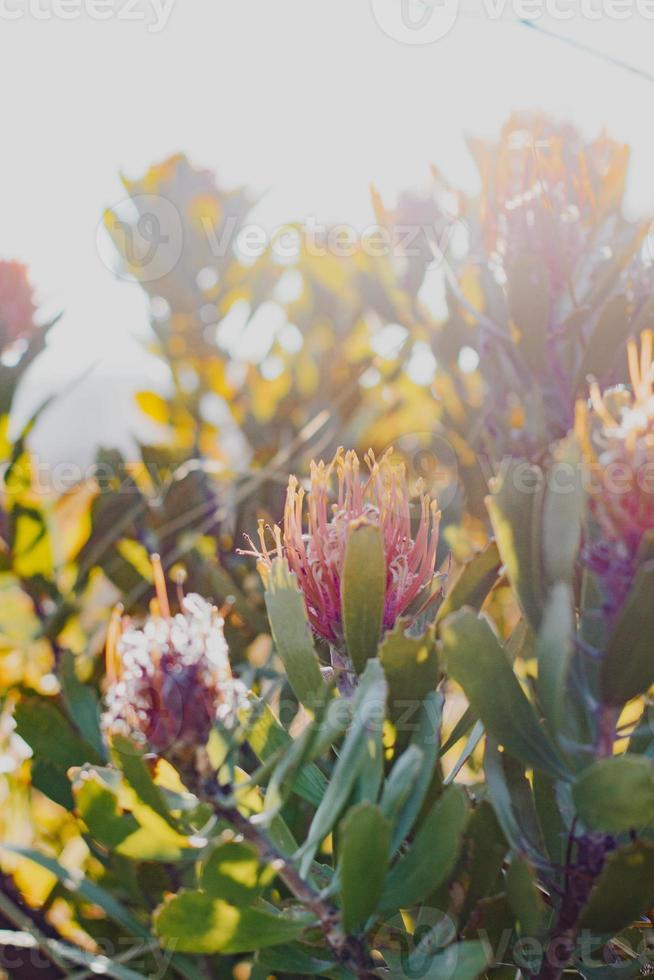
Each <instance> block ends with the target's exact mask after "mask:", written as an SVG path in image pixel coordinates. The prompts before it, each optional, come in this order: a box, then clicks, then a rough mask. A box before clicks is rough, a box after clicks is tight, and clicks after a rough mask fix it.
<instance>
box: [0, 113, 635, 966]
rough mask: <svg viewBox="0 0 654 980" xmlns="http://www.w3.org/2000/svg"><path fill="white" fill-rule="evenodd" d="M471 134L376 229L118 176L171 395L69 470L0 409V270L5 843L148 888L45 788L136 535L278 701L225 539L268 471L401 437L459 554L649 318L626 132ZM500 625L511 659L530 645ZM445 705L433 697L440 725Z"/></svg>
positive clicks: (75, 751) (27, 889)
mask: <svg viewBox="0 0 654 980" xmlns="http://www.w3.org/2000/svg"><path fill="white" fill-rule="evenodd" d="M470 150H471V153H472V155H473V157H474V160H475V162H476V165H477V167H478V170H479V175H480V192H479V194H478V195H476V196H474V197H467V196H465V195H464V194H462V193H461V192H460V191H458V190H457V188H456V186H455V185H453V184H452V183H451V182H450V181H449V180H448V179H447V178H446V177H445V176H444V175H443V174H442V173H441V172H440V171H439V170H438V169H437V168H436V167H434V168H433V169H432V172H431V180H430V183H429V185H428V186H427V187H426V188H424V189H423V190H421V191H420V192H407V193H405V194H403V195H401V196H400V197H399V198H398V200H397V201H395V202H387V201H384V200H383V199H382V197H381V195H380V194H379V193H378V192H377V191H376V190H375V189H374V188H373V190H372V195H373V204H374V208H375V214H376V218H377V224H376V225H375V227H374V228H370V229H366V230H365V231H363V232H361V231H357V232H355V231H354V230H353V229H348V228H317V229H316V228H315V227H312V226H311V225H310V224H308V225H307V226H306V227H305V226H303V225H300V224H294V225H289V226H287V227H284V228H279V229H277V230H276V231H275V233H274V235H272V236H266V235H265V234H261V229H257V227H256V226H254V225H252V224H251V223H249V213H250V210H251V208H252V206H253V203H254V202H253V201H252V200H251V198H250V196H249V194H248V192H247V190H246V189H244V188H235V189H227V188H224V187H222V186H221V185H220V184H219V183H218V181H217V179H216V178H215V176H214V175H213V174H212V173H210V172H208V171H205V170H202V169H199V168H198V167H196V166H195V165H194V164H193V163H192V162H190V161H189V160H188V159H187V158H186V157H185V156H183V155H178V156H174V157H172V158H170V159H168V160H166V161H164V162H163V163H161V164H158V165H156V166H153V167H152V168H151V169H150V170H149V171H148V172H147V173H146V174H145V175H144V176H143V177H142V178H141V179H140V180H127V179H125V180H124V185H125V191H126V195H127V198H126V201H125V202H124V205H121V208H120V209H118V210H112V211H108V212H107V214H106V215H105V225H106V229H107V232H108V234H109V235H110V236H111V238H112V240H113V243H114V245H115V248H116V261H117V263H118V264H119V266H120V268H121V270H122V274H130V275H131V276H133V278H134V279H136V281H138V282H139V283H140V285H141V286H142V288H143V290H144V291H145V292H146V294H147V296H148V299H149V305H150V326H151V349H152V352H153V353H154V354H155V355H156V357H158V358H159V359H161V361H162V362H163V364H165V366H166V368H167V371H168V377H169V383H168V384H167V386H165V387H164V388H163V389H159V390H156V391H155V390H152V391H149V390H147V391H141V392H139V393H138V396H137V401H138V405H139V407H140V409H141V411H142V412H143V413H145V414H146V415H147V416H148V417H149V418H150V419H151V420H152V421H153V422H154V423H156V426H157V427H158V428H157V431H158V432H159V433H160V436H159V438H158V439H157V440H156V441H153V442H152V443H151V444H148V445H145V444H143V445H141V446H140V453H139V455H138V456H134V457H132V458H123V457H122V456H121V454H120V453H119V452H117V451H116V450H115V449H113V448H112V447H111V446H107V447H106V448H104V449H102V451H101V452H100V453H99V454H98V458H97V462H96V465H95V467H94V469H93V472H92V473H85V474H84V478H83V479H75V478H74V474H73V475H72V476H71V477H70V478H69V479H66V480H65V481H64V485H57V481H56V480H54V479H53V478H52V474H51V473H48V472H45V473H44V472H42V471H41V470H37V469H35V467H34V462H33V460H32V459H31V457H30V452H29V430H30V427H31V424H32V423H30V425H28V426H27V427H26V429H25V431H23V432H21V433H18V434H14V433H13V429H12V427H11V411H12V399H13V396H14V393H15V391H16V388H17V386H18V385H19V384H20V381H21V378H22V377H23V375H24V373H25V371H26V370H27V367H28V366H29V365H30V363H32V361H33V360H34V358H36V357H38V355H39V352H40V351H41V350H42V349H43V346H44V343H45V340H46V336H47V331H48V330H49V329H50V327H51V326H52V325H51V324H46V325H37V322H36V318H35V314H36V310H35V308H34V304H33V301H32V293H31V287H30V284H29V281H28V279H27V273H26V271H25V270H24V269H23V268H22V267H20V266H17V265H16V264H15V263H2V264H1V265H0V342H1V344H2V359H1V363H0V413H1V416H2V417H1V418H0V454H1V458H2V465H3V489H2V510H1V512H0V590H1V593H2V595H1V601H0V706H1V714H0V801H1V804H2V805H1V806H0V837H1V838H2V839H3V840H5V841H11V842H12V843H13V844H16V845H21V846H23V847H25V848H37V849H38V850H39V851H41V852H42V853H44V854H49V855H52V856H53V857H56V858H57V861H58V862H59V866H61V868H63V869H65V871H66V872H67V873H69V874H75V873H79V872H82V871H84V872H85V873H86V874H88V875H89V876H90V878H91V879H93V878H96V879H98V880H100V879H101V880H102V882H103V885H104V887H105V888H107V889H110V890H113V891H114V893H115V894H117V895H119V896H123V897H126V898H129V896H134V895H143V894H150V895H153V896H156V895H159V894H161V893H163V891H164V890H165V887H166V882H165V881H163V880H160V879H161V876H162V875H163V874H164V872H163V871H162V869H161V868H160V867H158V866H154V865H150V866H149V865H147V864H144V865H139V866H137V867H136V869H135V867H134V866H133V865H131V864H130V863H129V862H128V861H127V860H125V859H122V860H121V859H120V858H118V859H117V860H116V861H115V862H113V863H112V865H111V867H107V866H106V864H105V863H104V860H103V858H102V856H101V855H99V854H98V853H97V851H96V850H95V849H94V846H93V845H92V843H90V842H89V840H88V839H87V838H86V836H81V835H80V831H79V825H78V822H77V820H76V819H75V818H74V817H73V816H72V815H71V812H70V811H71V807H72V796H71V791H70V788H69V785H68V781H67V780H66V779H65V773H66V771H67V770H68V769H69V768H70V767H71V766H76V765H82V764H83V763H85V762H87V761H88V760H89V759H95V760H96V761H98V762H101V761H102V753H103V749H102V746H98V745H94V744H93V738H92V735H90V734H88V732H90V731H91V729H87V727H86V726H85V719H86V718H88V716H89V713H90V714H91V715H92V714H93V713H94V712H97V704H98V702H99V698H100V697H101V694H102V690H103V670H104V666H103V660H102V657H101V652H102V650H103V647H104V643H105V638H106V633H107V628H108V624H109V621H110V616H111V611H112V609H113V607H114V606H115V604H116V603H118V602H120V603H121V604H122V605H123V607H124V609H125V611H126V613H127V614H128V615H130V616H133V617H135V618H137V619H138V618H139V617H141V616H143V615H144V614H145V613H146V612H147V610H148V607H149V603H150V601H151V600H152V597H153V582H152V571H151V566H150V562H149V555H150V554H151V553H153V552H158V553H159V554H160V555H161V557H162V561H163V564H164V567H165V569H166V571H167V574H168V576H169V577H170V579H171V581H173V582H174V581H176V580H179V581H183V582H184V588H185V589H186V590H188V591H195V592H199V593H200V594H202V595H205V596H207V597H211V598H212V599H213V600H214V601H215V602H216V603H217V604H218V605H219V606H220V605H223V604H227V606H228V609H229V612H228V614H227V617H226V635H227V639H228V642H229V645H230V649H231V651H232V660H233V663H234V665H235V667H236V669H237V670H238V672H239V674H240V676H241V677H242V679H243V680H244V681H245V683H246V684H247V685H248V687H251V688H252V689H254V690H256V691H257V692H259V693H260V694H262V695H264V696H265V695H266V694H267V693H269V694H270V698H271V701H272V703H273V704H274V703H275V699H277V701H279V699H280V697H281V696H282V692H283V682H282V684H281V685H280V683H279V678H280V675H281V673H282V672H281V670H280V663H279V660H278V659H277V657H276V656H275V655H274V654H273V650H272V642H271V639H270V635H269V629H268V625H267V618H266V614H265V608H264V603H263V596H262V590H261V584H260V582H259V579H258V577H257V576H256V574H255V573H254V569H253V562H252V560H251V558H249V557H244V556H242V555H239V554H238V551H237V549H238V548H239V547H240V546H241V544H242V542H243V535H244V533H245V532H248V533H252V532H253V530H254V528H255V527H256V520H257V518H259V517H263V518H265V519H267V520H270V521H275V520H277V519H279V517H280V514H281V511H282V508H283V500H284V491H285V487H286V483H287V479H288V475H289V473H296V474H297V475H298V477H300V478H302V477H304V476H306V474H307V473H308V470H309V461H310V460H311V459H312V458H318V457H323V458H328V457H330V456H331V455H332V454H333V453H334V451H335V450H336V448H337V447H338V446H339V445H344V446H347V447H351V448H354V449H356V450H357V451H358V452H359V454H360V455H362V454H363V453H364V452H365V451H366V450H367V449H368V448H372V449H374V451H375V452H376V453H377V454H381V453H382V452H383V451H384V449H386V448H387V447H388V446H390V445H395V446H396V449H397V451H398V452H399V453H400V454H401V456H402V458H403V459H404V460H405V461H406V463H407V467H408V474H409V479H410V483H411V484H412V488H413V489H415V487H416V485H417V481H418V480H423V481H424V483H425V485H426V489H427V490H428V491H429V492H430V493H431V494H432V495H433V496H435V497H438V498H439V500H440V502H441V506H442V510H443V527H444V531H443V534H442V536H441V544H440V552H439V556H438V562H439V563H441V562H444V561H445V560H446V557H447V555H448V554H450V553H451V557H450V558H449V561H450V562H451V563H452V568H453V570H454V571H456V570H457V569H458V568H459V567H460V566H462V565H463V564H464V563H465V562H467V561H469V560H470V559H471V558H472V557H473V556H474V555H476V554H478V553H479V552H481V551H482V549H483V548H484V546H485V545H486V544H487V541H488V539H489V524H488V519H487V516H486V508H485V505H484V497H485V495H486V494H487V492H488V481H489V479H490V478H491V477H492V476H493V475H494V474H496V473H497V472H499V471H500V469H501V466H502V462H503V460H506V459H507V457H509V458H510V457H513V456H515V457H519V456H520V457H527V458H529V459H530V460H533V461H537V462H545V461H547V458H548V454H549V452H550V449H549V447H550V445H551V443H552V442H553V441H554V440H556V439H559V438H561V437H562V436H563V435H565V433H566V432H567V431H568V430H569V429H570V427H571V425H572V422H573V417H574V404H575V401H576V399H577V397H578V396H579V395H580V394H583V392H584V391H585V386H586V379H587V377H588V376H589V375H592V376H593V377H595V378H597V379H598V380H599V381H600V383H601V384H602V385H607V384H613V383H616V382H620V381H622V380H624V375H623V373H622V372H623V362H624V357H623V355H622V351H623V350H624V343H625V341H626V339H627V338H628V337H629V336H634V335H638V334H639V333H640V332H641V331H642V330H643V329H645V328H647V327H651V326H654V301H653V300H652V299H651V296H652V259H653V258H654V256H653V255H651V254H650V246H651V241H650V238H649V235H648V232H649V220H650V219H649V218H648V217H644V218H643V220H642V221H638V222H633V221H628V220H627V219H626V218H625V217H624V215H623V212H622V198H623V193H624V189H625V182H626V178H627V166H628V160H629V151H628V147H625V146H623V145H619V144H617V143H615V142H613V141H612V140H611V139H610V138H609V137H608V136H606V135H601V136H599V137H598V138H596V139H593V140H590V141H587V140H585V139H584V138H583V137H582V136H581V135H580V134H579V133H578V132H577V131H576V130H574V129H572V128H571V127H570V126H567V125H565V124H560V123H557V122H555V121H553V120H551V119H549V118H547V117H545V116H543V115H540V114H538V113H533V114H524V113H523V114H516V115H514V116H512V117H511V118H510V119H509V120H508V121H507V123H506V124H505V126H504V128H503V129H502V131H501V133H500V134H499V138H498V139H497V140H496V141H495V142H492V143H490V142H489V143H485V142H482V141H479V140H474V139H471V140H470ZM244 352H245V356H244ZM40 411H42V412H47V411H48V405H47V404H46V405H44V406H42V408H41V409H40ZM90 424H92V420H90ZM10 433H12V435H11V436H10ZM496 566H497V562H496ZM496 566H495V567H496ZM453 579H455V576H452V580H453ZM484 608H485V609H486V610H487V611H488V612H489V613H490V615H491V616H492V618H493V619H494V621H495V622H496V624H497V627H498V630H499V632H500V635H502V636H503V637H505V638H508V637H509V636H510V635H511V633H512V631H513V630H514V627H515V626H516V624H517V623H518V620H519V612H518V607H517V604H516V602H515V599H514V598H513V595H512V593H511V591H510V590H509V588H508V586H507V584H506V581H505V580H504V579H503V578H501V577H500V579H499V580H498V581H497V583H496V585H495V588H494V589H493V591H492V593H491V594H490V596H489V597H488V598H487V599H486V603H485V607H484ZM512 640H513V649H515V650H517V651H519V652H522V653H523V654H524V655H525V656H528V638H527V641H526V642H527V645H526V646H524V645H523V644H524V643H525V637H524V636H522V635H518V631H517V630H516V632H515V633H514V635H513V637H512ZM286 694H288V691H286ZM463 704H464V702H463V699H462V696H459V700H458V701H457V699H456V697H455V698H453V699H452V700H448V711H452V712H453V714H454V717H452V718H451V719H449V720H447V719H446V728H449V729H451V728H452V727H453V724H454V721H455V720H456V712H457V710H458V711H459V713H460V712H461V711H462V709H463ZM452 705H454V708H453V707H452ZM85 732H86V733H87V734H85ZM464 734H465V732H464ZM87 739H91V741H90V742H89V741H88V740H87ZM43 740H49V741H51V742H52V741H54V742H56V743H57V745H58V752H57V753H56V758H55V759H54V761H53V759H52V754H51V753H50V754H49V755H48V757H47V759H46V758H44V759H41V758H40V755H39V748H38V747H39V745H40V744H42V743H43ZM458 742H459V738H457V737H455V739H454V742H453V743H452V746H451V748H452V749H455V748H456V746H457V744H458ZM459 748H460V746H459ZM479 765H480V760H479V753H478V752H474V751H471V753H470V754H469V758H467V761H466V763H465V766H464V767H463V768H462V772H461V774H460V778H463V779H464V780H467V781H469V782H474V781H475V780H476V779H477V778H478V774H479ZM171 778H172V777H171ZM298 820H299V821H300V820H301V814H298ZM1 865H2V868H3V869H4V872H5V874H7V875H11V876H12V880H13V884H11V883H8V884H7V888H8V889H9V890H11V889H14V888H15V889H17V895H18V898H17V899H16V900H17V901H18V903H19V905H22V904H24V905H25V906H29V907H30V908H32V907H34V908H38V909H40V910H41V911H40V912H39V913H38V914H39V916H40V917H41V918H39V919H38V920H37V919H33V920H32V921H38V922H39V923H40V928H42V929H43V930H45V931H46V933H47V934H48V935H49V934H51V933H52V934H58V935H61V936H64V937H66V938H69V939H71V940H72V941H74V942H76V943H79V944H80V946H81V947H82V948H85V949H87V950H92V949H93V948H94V937H95V936H97V935H99V934H100V933H101V934H102V935H104V936H106V935H107V929H108V928H110V927H109V926H108V925H107V919H106V909H105V911H104V912H103V911H102V910H101V907H102V902H101V901H99V900H98V896H97V895H95V896H94V895H88V894H83V893H82V892H78V893H77V894H74V895H73V896H72V897H71V893H70V891H69V890H68V889H66V888H65V887H64V885H63V884H62V879H61V875H60V874H58V872H57V869H56V868H55V867H54V866H53V867H50V868H47V867H44V866H41V867H39V868H38V869H37V866H36V865H35V864H34V863H33V862H31V861H29V860H27V859H25V858H24V857H21V856H19V855H17V854H13V855H10V854H8V853H7V852H3V855H2V861H1ZM7 881H8V879H7ZM12 894H13V892H12ZM130 900H131V899H130ZM1 912H2V909H0V913H1ZM34 914H36V913H34ZM45 975H46V974H45V972H44V973H43V976H45ZM54 975H56V974H54Z"/></svg>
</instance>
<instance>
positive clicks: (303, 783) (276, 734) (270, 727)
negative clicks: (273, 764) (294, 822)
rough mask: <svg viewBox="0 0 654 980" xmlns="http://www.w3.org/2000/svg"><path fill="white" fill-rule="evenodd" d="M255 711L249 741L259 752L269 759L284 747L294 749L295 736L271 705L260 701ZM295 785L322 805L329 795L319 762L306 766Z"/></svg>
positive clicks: (300, 791) (307, 799) (303, 794)
mask: <svg viewBox="0 0 654 980" xmlns="http://www.w3.org/2000/svg"><path fill="white" fill-rule="evenodd" d="M254 711H255V713H256V715H257V717H256V720H255V722H254V724H253V725H252V726H251V727H250V728H249V729H248V741H249V743H250V745H251V747H252V750H253V751H254V752H255V753H256V755H257V756H258V757H259V758H260V759H262V760H263V761H264V762H265V761H266V759H268V758H270V756H271V755H273V754H274V753H275V752H278V751H279V750H280V749H282V750H286V749H288V748H290V746H291V744H292V739H291V736H290V735H289V734H288V732H287V731H286V730H285V729H284V728H283V727H282V726H281V725H280V723H279V722H278V721H277V719H276V718H275V715H274V714H273V712H272V710H271V708H270V707H269V706H268V705H267V704H264V703H263V702H262V701H256V702H255V705H254ZM292 788H293V790H294V791H295V792H296V793H297V794H298V796H301V797H302V799H304V800H306V801H307V802H308V803H311V804H312V805H313V806H318V805H319V804H320V801H321V800H322V798H323V796H324V794H325V790H326V788H327V780H326V779H325V776H324V775H323V773H322V772H321V771H320V769H318V767H317V766H316V765H313V764H310V765H305V766H304V767H303V768H302V769H301V771H300V772H298V773H296V775H295V776H294V778H293V783H292Z"/></svg>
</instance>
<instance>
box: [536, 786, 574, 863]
mask: <svg viewBox="0 0 654 980" xmlns="http://www.w3.org/2000/svg"><path fill="white" fill-rule="evenodd" d="M533 792H534V805H535V807H536V813H537V816H538V822H539V824H540V826H541V828H542V831H543V841H544V844H545V847H546V848H547V854H548V856H549V859H550V861H551V862H552V864H555V865H557V866H561V865H563V863H564V861H565V841H566V837H567V830H566V826H565V823H564V820H563V817H562V816H561V811H560V809H559V803H558V800H557V798H556V783H555V781H554V780H553V779H552V778H551V777H550V776H548V775H547V774H546V773H544V772H542V771H541V770H540V769H536V770H535V771H534V775H533Z"/></svg>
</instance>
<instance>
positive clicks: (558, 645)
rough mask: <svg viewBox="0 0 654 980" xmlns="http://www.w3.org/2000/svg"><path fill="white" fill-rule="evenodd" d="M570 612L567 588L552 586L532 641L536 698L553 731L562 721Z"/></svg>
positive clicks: (570, 634)
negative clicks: (536, 683)
mask: <svg viewBox="0 0 654 980" xmlns="http://www.w3.org/2000/svg"><path fill="white" fill-rule="evenodd" d="M574 629H575V622H574V609H573V598H572V592H571V590H570V586H569V585H567V584H566V583H564V582H558V583H557V584H556V585H553V586H552V588H551V590H550V594H549V597H548V600H547V605H546V606H545V612H544V613H543V620H542V622H541V627H540V630H539V633H538V639H537V642H536V653H537V657H538V697H539V700H540V703H541V705H542V707H543V711H544V712H545V715H546V717H547V719H548V721H549V722H550V726H551V729H552V731H553V732H557V731H559V729H560V728H561V727H562V723H563V721H564V720H565V712H566V691H567V680H568V672H569V670H570V662H571V660H572V654H573V652H574Z"/></svg>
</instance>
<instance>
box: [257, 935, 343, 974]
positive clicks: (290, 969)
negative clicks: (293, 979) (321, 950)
mask: <svg viewBox="0 0 654 980" xmlns="http://www.w3.org/2000/svg"><path fill="white" fill-rule="evenodd" d="M316 952H318V950H315V951H314V949H312V948H310V947H307V948H304V947H302V946H300V945H299V944H297V943H290V944H289V945H288V946H270V947H268V948H267V949H264V950H262V951H261V953H259V955H258V956H257V960H256V961H257V963H258V964H259V965H261V966H263V967H264V968H265V969H266V971H267V972H268V973H289V974H292V975H293V976H297V977H313V976H325V977H328V976H330V975H331V970H332V969H333V968H334V967H336V966H337V964H336V961H335V960H322V959H319V958H318V957H317V956H316V955H314V954H315V953H316Z"/></svg>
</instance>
